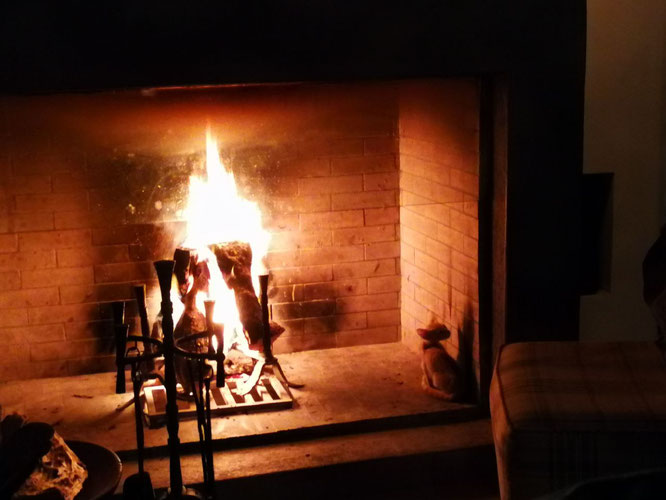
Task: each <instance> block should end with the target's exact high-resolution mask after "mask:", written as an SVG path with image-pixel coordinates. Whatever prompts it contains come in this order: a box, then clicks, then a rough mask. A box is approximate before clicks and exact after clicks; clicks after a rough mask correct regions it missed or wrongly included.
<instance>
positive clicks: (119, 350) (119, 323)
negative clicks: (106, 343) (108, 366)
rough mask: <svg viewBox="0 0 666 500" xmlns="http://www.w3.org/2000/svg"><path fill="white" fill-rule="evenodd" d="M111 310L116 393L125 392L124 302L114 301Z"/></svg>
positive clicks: (125, 328) (125, 337)
mask: <svg viewBox="0 0 666 500" xmlns="http://www.w3.org/2000/svg"><path fill="white" fill-rule="evenodd" d="M111 307H112V310H113V333H114V335H115V337H116V394H124V393H125V365H124V364H123V357H124V356H125V347H126V345H127V333H128V331H129V326H128V325H126V324H125V303H124V302H114V303H113V304H111Z"/></svg>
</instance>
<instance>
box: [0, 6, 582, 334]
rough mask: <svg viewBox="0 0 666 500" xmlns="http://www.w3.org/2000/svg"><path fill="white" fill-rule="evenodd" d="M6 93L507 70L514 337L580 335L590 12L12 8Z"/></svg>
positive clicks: (0, 28)
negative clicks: (582, 185)
mask: <svg viewBox="0 0 666 500" xmlns="http://www.w3.org/2000/svg"><path fill="white" fill-rule="evenodd" d="M0 40H1V42H0V68H2V72H1V73H0V92H3V93H33V92H55V91H67V90H96V89H110V88H126V87H137V86H167V85H190V84H213V83H216V84H219V83H242V82H271V81H297V80H355V79H376V78H408V77H425V76H447V75H479V74H491V73H497V74H503V75H504V76H505V78H506V81H507V82H508V109H507V116H508V144H507V155H508V171H509V179H508V184H507V194H508V200H509V201H508V204H507V217H508V220H507V261H506V265H507V296H506V304H507V305H506V307H507V311H506V326H507V328H506V332H507V340H525V339H531V338H538V339H564V338H577V330H578V293H577V276H578V273H577V269H576V262H577V253H578V240H579V238H578V219H579V217H578V215H579V182H580V173H581V169H582V133H583V132H582V125H583V90H584V70H585V2H584V0H577V1H557V2H556V1H541V2H539V1H505V2H490V1H477V2H466V3H464V4H462V3H459V2H442V1H430V2H425V1H417V2H401V3H400V4H399V5H397V6H396V5H391V4H389V3H385V2H375V1H372V2H371V1H366V2H348V3H347V2H345V3H344V4H343V3H341V2H323V1H318V2H311V1H305V0H303V1H284V2H265V3H264V2H248V1H243V2H230V1H227V2H224V3H222V2H217V3H214V4H213V3H211V4H210V5H208V4H205V3H193V2H189V3H186V2H181V3H178V4H174V5H167V4H166V3H165V2H113V3H111V2H107V3H105V4H103V5H102V4H100V2H44V3H36V2H15V3H14V4H13V5H5V6H4V7H2V11H0Z"/></svg>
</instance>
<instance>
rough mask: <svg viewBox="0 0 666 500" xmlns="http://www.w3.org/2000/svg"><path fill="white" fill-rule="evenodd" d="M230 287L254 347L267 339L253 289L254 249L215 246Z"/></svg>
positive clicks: (235, 243)
mask: <svg viewBox="0 0 666 500" xmlns="http://www.w3.org/2000/svg"><path fill="white" fill-rule="evenodd" d="M210 249H211V250H212V251H213V253H214V254H215V257H216V258H217V265H218V266H219V267H220V271H222V276H223V278H224V281H225V282H226V284H227V286H228V287H229V288H230V289H232V290H233V291H234V296H235V297H236V307H238V315H239V317H240V321H241V323H242V325H243V329H244V330H245V332H246V333H247V336H248V337H249V341H250V344H256V343H257V342H259V341H260V340H261V339H262V338H263V324H262V321H261V306H260V305H259V300H258V299H257V294H256V292H255V290H254V286H253V285H252V273H251V271H252V249H251V248H250V245H249V244H248V243H243V242H240V241H232V242H229V243H221V244H216V245H211V246H210Z"/></svg>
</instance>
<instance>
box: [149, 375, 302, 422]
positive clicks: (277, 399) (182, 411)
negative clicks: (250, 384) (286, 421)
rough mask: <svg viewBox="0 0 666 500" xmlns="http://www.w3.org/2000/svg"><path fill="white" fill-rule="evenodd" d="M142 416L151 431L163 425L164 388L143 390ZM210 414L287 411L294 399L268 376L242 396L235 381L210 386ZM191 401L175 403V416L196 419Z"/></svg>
mask: <svg viewBox="0 0 666 500" xmlns="http://www.w3.org/2000/svg"><path fill="white" fill-rule="evenodd" d="M144 393H145V402H144V415H145V417H146V420H147V423H148V426H149V427H150V428H155V427H159V426H161V425H163V424H164V423H165V422H166V391H165V389H164V386H162V385H156V386H149V387H145V388H144ZM210 395H211V405H210V408H211V413H212V414H213V415H231V414H234V413H242V412H243V413H248V412H255V411H267V410H283V409H286V408H291V407H292V406H293V404H294V398H293V397H292V395H291V392H290V391H289V389H288V388H287V387H286V386H285V385H284V383H283V382H282V381H281V380H280V379H279V378H277V377H276V376H274V375H272V374H267V375H264V376H263V377H262V378H261V380H259V382H258V383H257V385H256V386H255V387H254V388H253V389H252V390H251V391H250V392H249V393H247V394H246V395H241V394H239V392H238V380H233V379H232V380H227V382H226V384H225V385H224V386H223V387H217V385H216V384H215V382H213V384H212V386H211V389H210ZM196 414H197V409H196V406H195V404H194V401H186V400H178V415H179V416H180V418H181V419H187V418H196Z"/></svg>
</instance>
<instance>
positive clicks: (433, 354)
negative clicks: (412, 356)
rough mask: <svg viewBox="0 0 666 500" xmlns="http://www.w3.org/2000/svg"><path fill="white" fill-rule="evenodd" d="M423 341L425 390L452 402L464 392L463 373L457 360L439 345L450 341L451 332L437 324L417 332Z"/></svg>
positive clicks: (431, 394)
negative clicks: (441, 342) (443, 341)
mask: <svg viewBox="0 0 666 500" xmlns="http://www.w3.org/2000/svg"><path fill="white" fill-rule="evenodd" d="M416 332H417V333H418V335H419V337H421V338H422V339H423V345H422V346H421V349H422V353H421V366H422V368H423V380H422V387H423V390H424V391H425V392H426V393H427V394H429V395H430V396H433V397H435V398H438V399H443V400H445V401H452V400H455V399H458V398H460V397H461V396H462V395H463V392H464V387H465V384H464V380H463V371H462V369H461V367H460V366H459V365H458V363H457V362H456V360H455V359H453V358H452V357H451V356H450V355H449V353H447V352H446V350H445V349H444V348H443V347H442V345H441V344H440V343H439V342H440V341H441V340H445V339H448V338H449V337H450V336H451V332H450V331H449V330H448V328H446V327H445V326H444V325H440V324H436V325H431V326H430V327H428V328H418V329H417V330H416Z"/></svg>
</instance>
